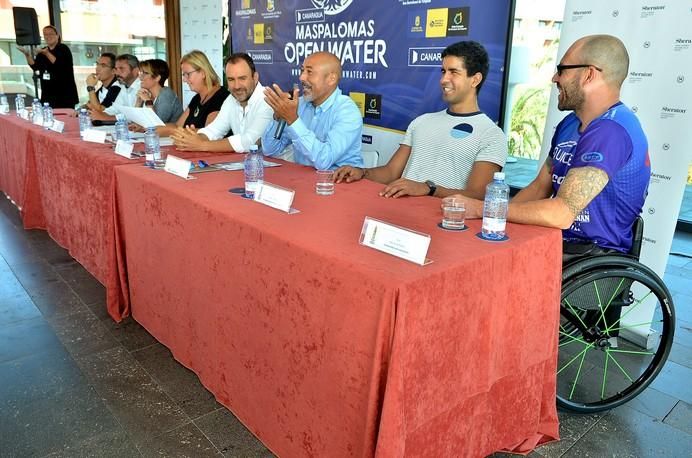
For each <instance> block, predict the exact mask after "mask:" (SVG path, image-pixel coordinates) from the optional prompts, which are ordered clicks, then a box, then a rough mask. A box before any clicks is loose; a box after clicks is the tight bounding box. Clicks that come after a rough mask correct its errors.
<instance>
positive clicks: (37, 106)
mask: <svg viewBox="0 0 692 458" xmlns="http://www.w3.org/2000/svg"><path fill="white" fill-rule="evenodd" d="M31 122H32V123H34V124H36V125H38V126H42V125H43V107H42V106H41V102H39V100H38V99H34V101H33V102H32V103H31Z"/></svg>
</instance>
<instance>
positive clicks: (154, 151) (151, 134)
mask: <svg viewBox="0 0 692 458" xmlns="http://www.w3.org/2000/svg"><path fill="white" fill-rule="evenodd" d="M160 160H161V146H160V144H159V134H157V133H156V127H153V126H152V127H147V131H146V132H145V133H144V164H145V165H147V166H149V167H152V168H154V167H155V166H156V161H160Z"/></svg>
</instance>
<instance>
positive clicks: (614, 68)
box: [459, 35, 651, 259]
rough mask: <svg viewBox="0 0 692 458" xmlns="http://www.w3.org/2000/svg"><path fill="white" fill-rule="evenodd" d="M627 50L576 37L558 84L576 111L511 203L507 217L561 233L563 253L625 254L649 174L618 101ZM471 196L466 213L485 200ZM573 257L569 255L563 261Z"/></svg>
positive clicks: (609, 39)
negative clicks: (527, 183) (533, 177)
mask: <svg viewBox="0 0 692 458" xmlns="http://www.w3.org/2000/svg"><path fill="white" fill-rule="evenodd" d="M628 68H629V55H628V54H627V49H626V48H625V46H624V44H623V43H622V41H620V40H619V39H618V38H616V37H614V36H610V35H590V36H586V37H583V38H581V39H579V40H577V41H576V42H575V43H574V44H573V45H572V46H570V48H569V49H568V50H567V52H566V53H565V55H564V56H563V57H562V60H561V61H560V64H559V65H558V66H557V71H556V72H555V75H553V79H552V81H553V83H555V84H556V85H557V89H558V91H559V95H558V108H559V109H560V110H572V113H570V114H569V115H567V116H566V117H565V118H564V119H563V120H562V121H561V122H560V123H559V124H558V126H557V128H556V130H555V134H554V135H553V139H552V142H551V147H550V152H549V154H548V157H547V159H546V161H545V163H544V164H543V166H542V167H541V169H540V170H539V172H538V176H537V177H536V179H534V180H533V182H531V184H529V185H528V186H527V187H526V188H524V189H522V190H521V191H520V192H519V193H518V194H517V195H516V197H514V199H512V201H511V202H510V204H509V211H508V215H507V220H508V221H511V222H514V223H522V224H535V225H540V226H548V227H554V228H559V229H562V230H563V240H564V241H565V244H564V249H563V252H565V253H566V255H565V256H568V255H569V254H570V252H572V251H574V252H583V253H585V254H602V253H607V252H612V251H617V252H623V253H626V252H628V251H629V250H630V248H631V246H632V225H633V224H634V221H635V220H636V218H637V216H638V215H639V214H640V213H641V210H642V207H643V205H644V200H645V198H646V194H647V189H648V185H649V177H650V175H651V165H650V162H649V153H648V143H647V139H646V135H645V134H644V131H643V130H642V127H641V125H640V123H639V120H638V119H637V117H636V116H635V114H634V113H633V112H632V110H631V109H630V108H629V107H627V106H626V105H624V104H623V103H622V102H621V101H620V88H621V86H622V83H623V81H624V80H625V78H626V77H627V74H628ZM459 197H460V198H461V199H465V200H466V217H467V218H480V217H481V216H482V213H483V202H482V201H480V200H474V199H468V198H464V197H463V196H459ZM565 259H567V258H565Z"/></svg>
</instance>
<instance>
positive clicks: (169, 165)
mask: <svg viewBox="0 0 692 458" xmlns="http://www.w3.org/2000/svg"><path fill="white" fill-rule="evenodd" d="M191 164H192V163H191V162H190V161H186V160H185V159H181V158H179V157H177V156H173V155H171V154H169V155H168V157H166V165H165V166H164V167H163V169H164V170H165V171H166V172H168V173H172V174H173V175H176V176H179V177H180V178H184V179H186V180H187V179H188V174H189V173H190V165H191Z"/></svg>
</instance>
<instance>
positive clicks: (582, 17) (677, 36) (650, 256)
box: [541, 0, 692, 277]
mask: <svg viewBox="0 0 692 458" xmlns="http://www.w3.org/2000/svg"><path fill="white" fill-rule="evenodd" d="M690 24H692V4H691V3H690V2H687V1H679V0H658V1H656V2H647V1H635V2H633V1H631V0H612V1H609V2H603V1H602V0H568V1H567V4H566V6H565V17H564V22H563V25H562V33H561V35H560V49H559V51H558V59H561V58H562V56H563V55H564V54H565V52H566V51H567V48H568V47H569V46H570V45H571V44H572V43H573V42H574V41H575V40H577V39H578V38H580V37H582V36H584V35H591V34H596V33H607V34H610V35H615V36H617V37H618V38H620V39H621V40H622V41H623V42H624V43H625V46H626V47H627V51H628V53H629V55H630V68H629V75H628V77H627V79H626V80H625V82H624V84H623V86H622V91H621V100H622V101H623V103H625V104H626V105H628V106H630V107H631V108H632V110H633V111H635V112H636V114H637V117H638V118H639V120H640V122H641V123H642V126H643V128H644V132H645V133H646V136H647V138H648V141H649V156H650V158H651V181H650V182H649V194H648V196H647V199H646V202H645V204H644V210H643V213H642V216H643V218H644V243H643V245H642V255H641V261H642V262H643V263H644V264H646V265H648V266H649V267H651V268H652V269H654V270H655V271H656V272H657V273H658V274H659V275H660V276H661V277H663V273H664V271H665V267H666V262H667V259H668V252H669V251H670V247H671V244H672V241H673V233H674V232H675V224H676V221H677V217H678V213H679V211H680V203H681V201H682V196H683V193H684V189H685V182H686V179H687V166H688V164H689V163H690V160H692V129H690V126H692V88H691V87H690V84H692V29H691V28H690V27H689V25H690ZM565 115H566V113H565V112H559V111H558V110H557V91H556V90H555V88H553V92H552V94H551V99H550V110H549V112H548V118H547V120H546V128H545V133H544V138H543V156H542V157H545V155H546V154H547V152H548V149H549V147H550V138H551V137H552V135H553V131H554V129H555V127H556V126H557V124H558V123H559V122H560V120H561V119H562V118H563V117H564V116H565ZM541 162H542V161H541Z"/></svg>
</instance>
